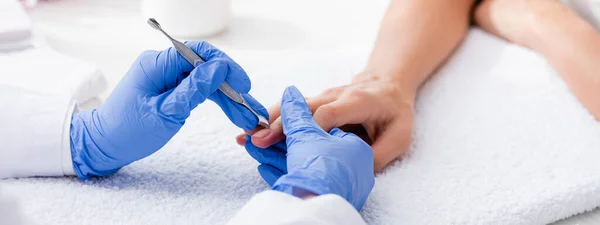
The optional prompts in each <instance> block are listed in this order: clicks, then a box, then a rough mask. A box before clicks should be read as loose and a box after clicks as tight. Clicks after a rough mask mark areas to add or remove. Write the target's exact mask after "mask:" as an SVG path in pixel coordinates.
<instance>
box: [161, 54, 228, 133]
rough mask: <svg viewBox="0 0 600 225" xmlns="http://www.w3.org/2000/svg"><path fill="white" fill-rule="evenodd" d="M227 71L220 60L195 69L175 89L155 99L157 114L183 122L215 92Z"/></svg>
mask: <svg viewBox="0 0 600 225" xmlns="http://www.w3.org/2000/svg"><path fill="white" fill-rule="evenodd" d="M227 70H228V67H227V63H226V62H224V61H221V60H214V61H210V62H206V63H204V64H202V65H200V66H198V67H196V68H195V69H194V70H192V72H191V73H190V75H189V76H188V77H186V78H185V79H183V81H182V82H181V83H180V84H179V85H177V87H175V88H174V89H172V90H170V91H168V92H165V93H163V94H162V95H160V96H159V97H158V98H157V101H158V102H157V106H158V111H159V113H160V114H161V115H162V116H164V117H167V118H171V119H173V120H175V121H178V122H183V121H185V119H187V117H188V116H189V115H190V112H191V111H192V109H194V108H196V106H198V104H200V103H202V102H204V101H205V100H206V98H207V97H209V96H210V95H211V94H212V93H214V92H216V91H217V89H218V88H219V84H220V83H222V82H223V80H225V77H226V76H227Z"/></svg>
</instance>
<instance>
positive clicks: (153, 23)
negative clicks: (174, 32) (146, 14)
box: [148, 18, 161, 30]
mask: <svg viewBox="0 0 600 225" xmlns="http://www.w3.org/2000/svg"><path fill="white" fill-rule="evenodd" d="M148 24H150V26H151V27H152V28H154V29H156V30H161V28H160V23H158V22H157V21H156V20H155V19H154V18H149V19H148Z"/></svg>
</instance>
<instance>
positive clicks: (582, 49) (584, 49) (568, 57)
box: [530, 9, 600, 120]
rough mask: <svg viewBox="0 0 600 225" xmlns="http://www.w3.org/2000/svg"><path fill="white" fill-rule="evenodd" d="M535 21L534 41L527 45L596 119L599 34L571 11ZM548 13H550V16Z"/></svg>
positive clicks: (599, 114) (598, 107) (599, 107)
mask: <svg viewBox="0 0 600 225" xmlns="http://www.w3.org/2000/svg"><path fill="white" fill-rule="evenodd" d="M555 13H556V14H548V15H547V16H545V18H544V19H543V20H539V21H538V23H539V27H538V28H537V29H536V30H537V31H536V33H537V36H538V37H539V38H538V41H537V42H534V43H531V44H530V46H531V47H532V48H533V49H534V50H536V51H537V52H539V53H541V54H542V55H544V57H546V59H547V60H548V62H549V63H550V64H551V65H552V66H553V67H554V69H555V70H556V71H557V72H558V74H560V76H561V77H562V78H563V79H564V81H565V82H566V83H567V85H569V87H570V89H571V91H572V92H573V93H574V94H575V96H576V97H577V98H578V99H579V101H581V103H582V104H583V105H584V106H585V107H586V108H587V109H588V110H589V111H590V112H591V113H592V114H593V115H594V116H595V117H596V119H597V120H600V33H598V32H596V31H595V30H594V29H593V28H592V27H591V26H590V25H589V24H588V23H586V22H585V21H583V20H582V19H580V18H579V17H578V16H577V15H575V14H574V13H572V12H563V13H562V14H558V13H560V11H558V9H557V11H556V12H555ZM551 15H552V16H551Z"/></svg>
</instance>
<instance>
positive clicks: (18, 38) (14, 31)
mask: <svg viewBox="0 0 600 225" xmlns="http://www.w3.org/2000/svg"><path fill="white" fill-rule="evenodd" d="M31 30H32V25H31V20H29V17H27V14H26V13H25V10H23V8H22V7H21V4H20V3H19V2H17V1H16V0H0V52H7V51H14V50H19V49H25V48H28V47H31V46H32V43H33V41H32V40H33V38H32V36H33V35H32V31H31Z"/></svg>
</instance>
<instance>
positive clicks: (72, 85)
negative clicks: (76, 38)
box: [0, 47, 107, 103]
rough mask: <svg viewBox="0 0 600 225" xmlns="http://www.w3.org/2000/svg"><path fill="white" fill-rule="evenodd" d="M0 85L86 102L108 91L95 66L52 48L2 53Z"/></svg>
mask: <svg viewBox="0 0 600 225" xmlns="http://www.w3.org/2000/svg"><path fill="white" fill-rule="evenodd" d="M0 84H2V85H8V86H12V87H17V88H21V89H24V90H30V91H35V92H38V93H43V94H50V95H68V96H70V97H71V98H72V99H73V100H76V101H77V102H79V103H85V102H87V101H89V100H91V99H93V98H95V97H97V96H98V95H99V94H100V93H102V92H103V91H105V90H106V88H107V82H106V78H105V77H104V75H103V74H102V73H101V72H100V70H98V69H97V68H96V67H95V66H93V65H91V64H89V63H87V62H85V61H82V60H79V59H75V58H72V57H69V56H66V55H64V54H61V53H59V52H56V51H55V50H53V49H51V48H47V47H45V48H31V49H26V50H23V51H16V52H10V53H5V54H0Z"/></svg>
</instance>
